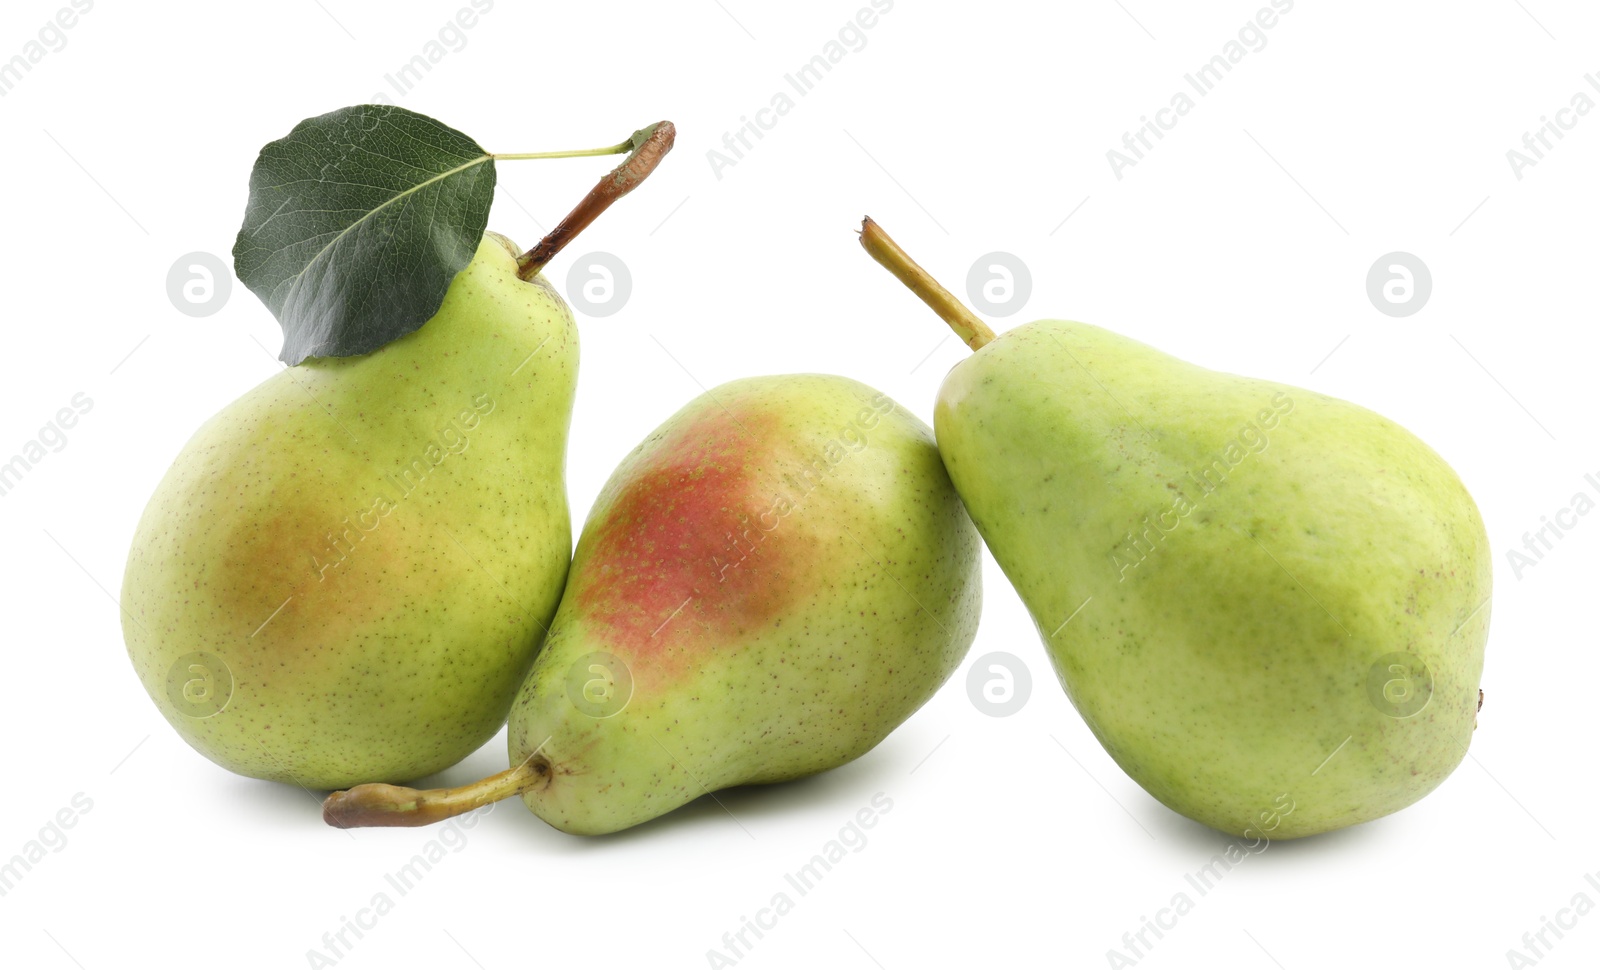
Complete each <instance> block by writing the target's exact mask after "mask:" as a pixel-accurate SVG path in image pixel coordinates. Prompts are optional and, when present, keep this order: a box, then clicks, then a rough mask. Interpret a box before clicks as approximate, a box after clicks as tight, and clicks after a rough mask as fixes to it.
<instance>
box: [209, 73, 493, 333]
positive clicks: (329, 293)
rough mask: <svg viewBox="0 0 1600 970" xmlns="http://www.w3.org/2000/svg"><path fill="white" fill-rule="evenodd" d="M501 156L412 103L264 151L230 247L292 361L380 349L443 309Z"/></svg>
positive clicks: (484, 214)
mask: <svg viewBox="0 0 1600 970" xmlns="http://www.w3.org/2000/svg"><path fill="white" fill-rule="evenodd" d="M494 181H495V172H494V159H493V157H492V156H490V155H489V153H488V152H486V151H484V150H483V148H482V147H480V146H479V145H478V143H477V142H475V141H473V140H472V139H471V138H468V137H467V136H466V135H463V134H462V133H461V132H459V131H456V130H455V129H454V128H450V127H447V126H445V125H442V124H440V123H439V122H437V121H435V120H433V119H432V118H428V117H426V116H424V115H420V114H417V113H416V112H414V111H407V110H406V109H404V108H397V107H393V106H389V105H371V104H367V105H358V106H355V107H350V108H340V109H339V110H337V111H332V112H329V113H328V114H325V115H321V116H320V117H316V118H309V119H307V120H305V121H302V122H300V124H298V125H296V126H295V128H294V130H293V131H291V132H290V133H289V135H288V137H287V138H283V139H281V140H279V141H275V142H272V143H271V144H269V145H267V146H266V147H265V148H263V149H262V150H261V155H260V157H259V158H257V159H256V164H255V168H254V169H253V170H252V171H251V173H250V202H249V204H248V206H247V207H246V209H245V216H244V225H243V227H242V228H241V229H240V230H239V238H238V241H237V242H235V243H234V247H233V267H234V272H235V273H237V274H238V276H239V279H240V280H241V281H243V282H244V284H245V285H246V286H248V287H249V288H250V289H251V290H252V291H253V292H254V293H255V294H256V296H258V297H260V298H261V301H262V302H263V303H265V304H266V305H267V308H268V309H270V310H271V311H272V313H273V315H274V316H276V317H277V318H278V322H279V324H281V325H282V326H283V352H282V353H281V354H280V355H279V357H280V358H281V359H282V360H283V361H284V362H285V363H287V364H298V363H300V362H301V361H302V360H304V359H306V358H307V357H350V356H354V355H357V354H365V353H370V352H371V351H373V350H376V349H378V348H379V347H382V346H383V345H384V344H386V343H389V342H390V341H391V340H394V339H396V338H398V337H403V336H405V335H406V334H408V333H411V332H412V331H414V330H416V329H418V328H419V327H421V326H422V325H423V324H424V323H425V322H427V320H428V319H429V318H430V317H432V316H433V315H434V313H436V312H438V309H439V305H440V304H441V303H443V302H444V294H445V291H446V290H447V289H449V287H450V281H451V280H452V279H454V278H455V275H456V274H457V273H459V272H461V270H463V269H465V268H466V266H467V264H468V263H469V262H471V260H472V256H473V254H474V253H475V252H476V251H477V247H478V242H479V240H481V239H482V238H483V230H484V227H485V226H486V225H487V223H488V219H489V205H490V203H491V202H492V201H493V196H494Z"/></svg>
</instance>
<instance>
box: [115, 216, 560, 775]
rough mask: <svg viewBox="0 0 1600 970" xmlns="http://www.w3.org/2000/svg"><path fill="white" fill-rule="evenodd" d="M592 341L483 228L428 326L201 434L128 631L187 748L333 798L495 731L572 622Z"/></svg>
mask: <svg viewBox="0 0 1600 970" xmlns="http://www.w3.org/2000/svg"><path fill="white" fill-rule="evenodd" d="M577 370H578V341H577V331H576V328H575V327H574V324H573V319H572V313H571V311H570V310H569V309H568V308H567V305H566V303H565V302H564V301H563V300H562V299H561V297H560V296H559V295H557V294H556V293H555V292H554V290H553V289H552V288H551V287H550V286H549V284H548V283H546V282H545V281H544V278H543V277H542V276H536V277H534V279H532V280H531V281H524V280H522V279H519V278H518V276H517V252H516V250H515V247H513V246H512V245H511V244H510V243H509V242H508V241H506V240H505V239H503V238H501V237H499V236H496V235H494V234H489V235H487V236H486V237H485V238H484V240H483V243H482V244H481V245H480V246H479V248H478V253H477V255H476V256H475V257H474V258H473V260H472V263H471V264H470V265H469V266H468V267H467V269H466V270H464V271H463V272H462V273H461V274H460V275H458V276H457V277H456V278H455V280H453V281H452V282H451V284H450V289H449V292H448V293H447V295H446V296H445V299H444V304H443V305H442V306H441V307H440V309H439V312H438V313H437V314H436V315H435V316H434V317H433V318H432V319H431V320H429V321H428V322H427V323H426V324H425V325H423V326H422V328H421V329H419V330H417V331H416V332H414V333H411V334H409V335H407V336H404V337H401V338H400V339H398V340H395V341H393V342H392V343H389V344H387V345H385V346H383V347H381V348H379V349H378V350H375V351H373V352H372V353H369V354H365V355H362V356H359V357H345V358H334V357H328V358H311V359H309V360H307V361H305V362H303V363H300V364H297V365H296V366H294V367H291V368H288V369H286V370H283V371H281V372H279V373H278V374H276V375H274V376H273V377H271V378H269V379H268V380H267V381H266V382H265V383H263V384H261V385H260V386H259V387H257V388H256V389H255V390H253V391H251V392H250V393H248V394H246V395H245V396H244V397H242V398H240V399H239V400H238V401H236V402H234V403H233V404H231V405H229V406H228V407H227V408H225V409H224V410H223V411H222V412H221V413H219V414H218V415H217V416H216V417H214V418H212V419H211V420H210V421H208V422H206V424H205V425H204V426H203V427H201V429H200V430H199V432H197V433H196V434H195V436H194V437H193V438H192V439H191V440H190V441H189V443H188V445H187V446H185V448H184V449H183V452H182V453H181V454H180V455H179V456H178V458H177V460H176V461H175V462H174V463H173V465H172V468H171V470H170V471H168V473H167V475H166V477H165V478H164V479H163V480H162V482H161V485H160V486H159V487H158V488H157V490H156V493H155V495H154V497H152V498H151V500H150V503H149V506H148V507H147V508H146V510H145V514H144V517H143V518H142V519H141V520H140V523H139V528H138V531H137V533H136V534H135V536H134V540H133V549H132V552H131V553H130V555H129V558H128V565H127V570H126V573H125V574H124V580H123V594H122V605H123V609H124V611H125V612H124V619H123V633H124V635H125V637H126V639H127V643H128V652H129V655H130V656H131V657H132V659H133V662H134V667H135V669H136V670H137V672H138V674H139V679H140V680H141V681H143V682H144V686H145V689H146V690H148V691H149V693H150V696H151V697H152V698H153V699H154V700H155V702H156V704H157V706H158V707H160V709H161V712H162V713H163V714H164V715H166V717H167V719H168V721H170V722H171V723H172V725H173V727H175V728H177V730H178V732H179V733H180V734H181V735H183V737H184V739H185V740H187V741H188V742H189V743H190V744H192V745H194V746H195V747H196V748H197V749H199V750H200V752H201V753H203V754H205V755H206V756H207V757H209V758H211V759H212V760H213V761H216V762H217V763H218V764H221V765H223V766H224V767H227V768H230V769H232V770H234V771H237V772H239V773H241V774H246V775H251V776H254V777H258V778H269V779H274V780H278V781H287V782H295V783H298V784H301V785H305V786H306V787H309V788H333V787H339V786H341V785H347V784H352V783H355V782H358V781H370V780H374V779H379V778H389V779H395V780H401V779H407V778H415V777H420V776H422V775H426V774H429V773H431V772H434V771H438V770H441V769H443V768H446V767H448V766H450V765H452V764H455V763H456V762H457V761H459V760H461V759H462V758H463V757H465V756H466V755H467V754H470V753H471V752H472V751H473V750H475V749H476V748H478V747H479V746H480V745H482V744H483V742H484V741H486V740H488V738H489V737H491V736H492V735H493V734H494V733H495V732H496V731H497V730H499V728H500V725H501V723H502V721H503V720H504V718H505V713H506V710H507V709H508V707H509V706H510V703H511V698H512V695H513V693H514V692H515V691H516V688H517V684H518V683H519V682H520V681H521V678H522V675H523V673H525V672H526V670H527V667H528V664H529V663H530V662H531V661H532V659H533V654H534V651H535V650H536V649H537V648H538V645H539V641H540V639H541V637H542V636H543V631H544V628H545V626H546V625H548V624H549V622H550V618H551V616H552V615H553V614H554V612H555V607H556V603H557V601H558V600H559V598H560V595H561V589H562V584H563V582H564V580H565V577H566V570H567V562H568V558H567V557H568V550H569V549H570V548H571V525H570V522H571V519H570V515H569V513H568V509H567V501H566V488H565V483H564V479H563V473H564V463H565V454H566V441H567V428H568V426H569V424H570V419H571V414H572V403H573V395H574V391H575V389H576V384H577Z"/></svg>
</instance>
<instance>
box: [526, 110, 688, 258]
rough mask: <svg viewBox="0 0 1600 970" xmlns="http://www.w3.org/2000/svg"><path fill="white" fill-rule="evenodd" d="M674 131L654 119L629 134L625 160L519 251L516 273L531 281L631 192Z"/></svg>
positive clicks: (654, 163)
mask: <svg viewBox="0 0 1600 970" xmlns="http://www.w3.org/2000/svg"><path fill="white" fill-rule="evenodd" d="M677 134H678V130H677V128H675V127H673V124H672V122H670V121H658V122H656V123H655V124H653V125H651V126H650V127H648V128H641V129H639V130H638V131H636V132H634V133H633V137H632V138H631V139H629V140H628V142H627V146H628V147H630V148H632V154H630V155H629V156H628V158H627V160H626V161H624V162H623V163H622V164H621V165H618V166H617V167H616V168H614V169H612V170H611V172H610V174H608V175H606V177H605V178H602V179H601V180H600V181H599V182H598V183H596V184H595V187H594V188H592V189H590V190H589V194H588V195H586V196H584V197H583V200H582V201H581V202H579V203H578V204H577V206H576V207H575V208H574V209H573V210H572V211H571V212H569V213H567V217H566V218H565V219H562V220H561V222H560V223H559V224H558V225H557V226H556V227H555V228H554V229H552V230H550V232H549V233H548V234H546V236H545V237H544V238H543V239H541V240H539V245H537V246H535V247H533V248H532V249H530V250H528V251H527V252H526V253H523V254H522V256H521V257H520V258H518V260H517V276H518V277H520V278H521V279H524V280H531V279H533V278H534V277H535V276H537V275H538V274H539V271H540V270H542V269H544V267H545V264H546V263H548V262H550V260H551V259H552V258H554V257H555V255H556V253H559V252H561V250H562V248H563V247H564V246H566V244H567V243H569V242H571V241H572V240H573V239H575V238H577V235H578V233H580V232H583V230H584V229H586V228H588V226H589V223H591V222H593V221H594V220H595V219H596V218H597V217H598V216H599V215H600V213H602V212H604V211H606V210H607V209H609V208H610V207H611V203H613V202H615V201H617V200H618V199H620V198H622V197H623V196H625V195H627V194H628V193H629V192H632V191H633V190H634V189H635V188H637V187H638V185H639V183H640V182H643V181H644V180H645V179H646V178H648V177H649V176H650V173H651V172H653V171H655V169H656V166H657V165H659V164H661V159H662V158H663V157H665V156H666V154H667V152H670V151H672V143H673V141H674V140H675V139H676V138H677Z"/></svg>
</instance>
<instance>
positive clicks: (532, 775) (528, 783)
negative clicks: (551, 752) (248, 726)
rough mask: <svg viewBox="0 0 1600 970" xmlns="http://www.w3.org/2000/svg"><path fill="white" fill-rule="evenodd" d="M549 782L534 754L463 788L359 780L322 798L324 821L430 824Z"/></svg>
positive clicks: (546, 767) (344, 825) (545, 765)
mask: <svg viewBox="0 0 1600 970" xmlns="http://www.w3.org/2000/svg"><path fill="white" fill-rule="evenodd" d="M549 783H550V762H549V761H547V760H545V759H544V758H538V757H535V758H529V759H528V760H527V761H525V762H523V763H522V764H520V765H518V766H516V767H515V768H508V769H506V770H505V771H502V772H500V773H499V774H498V775H490V776H489V777H487V778H484V779H483V780H481V781H475V782H473V783H471V784H470V785H462V786H461V787H460V788H430V789H427V790H426V791H418V790H417V789H415V788H406V787H404V786H401V785H357V786H355V787H354V788H351V789H349V790H347V791H336V792H334V793H333V794H331V795H329V796H328V797H327V799H326V800H325V801H324V802H323V803H322V820H323V821H324V822H327V823H328V824H329V825H332V826H333V827H334V828H340V829H356V828H369V827H377V826H417V825H432V824H433V823H434V822H442V821H444V820H445V819H447V818H453V817H455V816H457V815H464V814H466V813H467V812H470V811H472V810H473V809H475V808H482V807H483V806H485V805H488V804H489V803H491V802H498V801H500V800H501V799H503V798H510V797H512V796H513V795H521V794H522V793H524V792H530V791H537V790H538V789H540V788H543V787H544V786H545V785H548V784H549Z"/></svg>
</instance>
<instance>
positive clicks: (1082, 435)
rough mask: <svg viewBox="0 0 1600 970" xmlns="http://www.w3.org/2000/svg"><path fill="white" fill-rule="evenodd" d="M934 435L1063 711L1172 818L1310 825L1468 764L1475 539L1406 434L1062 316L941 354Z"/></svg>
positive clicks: (1486, 583)
mask: <svg viewBox="0 0 1600 970" xmlns="http://www.w3.org/2000/svg"><path fill="white" fill-rule="evenodd" d="M934 426H935V429H936V434H937V438H938V442H939V448H940V452H941V454H942V455H943V457H944V462H945V466H946V468H948V469H949V472H950V477H951V479H952V480H953V481H954V482H955V485H956V489H957V491H959V492H960V494H961V496H962V498H963V500H964V501H965V503H966V506H967V509H968V511H969V512H970V513H971V515H972V518H973V520H974V521H975V522H976V524H977V527H978V530H979V532H981V533H982V534H983V537H984V539H985V540H986V542H987V543H988V546H989V549H990V550H991V551H992V552H993V554H994V556H995V559H996V560H997V561H998V562H999V564H1000V565H1001V567H1002V568H1003V569H1004V570H1005V573H1006V575H1007V576H1008V577H1009V578H1010V579H1011V581H1012V583H1013V584H1014V585H1015V586H1016V589H1017V591H1018V592H1019V593H1020V594H1021V596H1022V599H1023V601H1024V602H1025V603H1026V604H1027V607H1028V609H1029V611H1030V613H1031V614H1032V616H1033V620H1034V622H1035V624H1036V625H1037V627H1038V629H1039V632H1040V635H1041V637H1042V638H1043V640H1044V643H1045V646H1046V648H1047V649H1048V652H1049V654H1050V656H1051V659H1052V661H1053V662H1054V665H1055V668H1056V673H1057V675H1058V676H1059V678H1060V680H1061V682H1062V684H1063V686H1064V687H1065V689H1066V691H1067V694H1068V696H1069V697H1070V698H1071V700H1072V703H1073V704H1074V705H1075V706H1076V707H1077V709H1078V710H1079V712H1080V713H1081V714H1082V715H1083V717H1084V719H1085V720H1086V721H1087V722H1088V725H1089V727H1090V728H1091V729H1092V730H1093V732H1094V734H1095V736H1096V737H1097V738H1098V739H1099V740H1100V742H1101V744H1103V745H1104V746H1105V748H1106V750H1107V751H1108V752H1109V753H1110V754H1111V756H1112V758H1114V759H1115V760H1116V762H1117V763H1118V764H1119V765H1120V766H1121V767H1122V768H1123V770H1125V771H1126V772H1127V773H1128V774H1129V775H1130V776H1131V777H1132V778H1133V779H1134V780H1135V781H1137V782H1138V783H1139V784H1140V785H1142V786H1143V787H1144V788H1145V790H1146V791H1148V792H1149V793H1150V794H1152V795H1153V796H1155V797H1156V798H1157V799H1159V800H1160V801H1161V802H1163V803H1165V804H1166V805H1168V806H1169V807H1171V808H1172V809H1174V810H1175V811H1177V812H1180V813H1182V814H1184V815H1186V816H1188V817H1189V818H1192V819H1194V820H1196V821H1199V822H1202V823H1204V824H1206V825H1208V826H1211V827H1212V828H1215V829H1218V830H1220V831H1223V832H1228V833H1232V834H1236V835H1247V836H1252V837H1255V836H1260V837H1265V838H1268V839H1286V838H1295V837H1299V836H1306V835H1312V834H1315V833H1319V832H1325V831H1329V830H1331V829H1337V828H1341V827H1343V826H1348V825H1353V824H1356V823H1359V822H1364V821H1368V820H1371V819H1375V818H1378V817H1380V816H1383V815H1387V814H1389V813H1390V812H1394V811H1397V810H1398V809H1401V808H1404V807H1405V806H1407V805H1410V804H1411V803H1412V802H1415V801H1416V800H1417V799H1419V798H1421V797H1422V796H1423V795H1425V794H1427V793H1428V792H1429V791H1431V790H1432V789H1433V788H1434V787H1435V786H1437V785H1438V784H1439V783H1440V782H1442V781H1443V780H1444V779H1445V777H1446V776H1447V775H1449V774H1450V772H1451V770H1452V769H1454V768H1455V766H1456V765H1457V764H1458V763H1459V762H1460V761H1461V760H1462V758H1463V757H1464V756H1465V755H1466V752H1467V745H1468V743H1469V741H1470V740H1471V737H1472V732H1473V729H1474V726H1475V718H1476V712H1477V708H1478V703H1479V694H1478V683H1479V674H1480V673H1481V671H1482V667H1483V652H1484V643H1485V641H1486V639H1487V637H1488V631H1489V606H1488V601H1489V589H1490V557H1489V545H1488V539H1487V537H1486V536H1485V534H1484V527H1483V523H1482V521H1481V519H1480V518H1479V515H1478V510H1477V508H1476V506H1475V505H1474V504H1473V502H1472V499H1471V497H1470V496H1469V495H1468V494H1467V491H1466V489H1465V488H1464V487H1463V486H1462V484H1461V482H1460V480H1459V479H1458V478H1457V477H1456V475H1455V473H1454V472H1453V471H1452V470H1451V469H1450V467H1449V466H1448V465H1446V464H1445V462H1444V460H1443V459H1441V458H1440V457H1439V456H1438V455H1437V454H1436V453H1434V452H1433V451H1432V450H1430V449H1429V448H1428V446H1427V445H1425V444H1423V443H1422V442H1421V441H1419V440H1418V439H1417V438H1416V437H1414V436H1413V435H1412V434H1410V433H1409V432H1407V431H1406V430H1405V429H1404V428H1402V427H1400V426H1399V425H1397V424H1395V423H1394V422H1392V421H1390V420H1388V419H1386V418H1384V417H1382V416H1380V415H1377V414H1374V413H1373V412H1371V411H1368V410H1366V409H1364V408H1361V407H1358V406H1356V405H1354V404H1350V403H1347V402H1345V401H1341V400H1337V399H1335V398H1331V397H1327V396H1324V395H1322V394H1316V393H1313V392H1311V391H1307V390H1302V389H1300V388H1296V387H1289V386H1286V385H1282V384H1274V383H1271V382H1268V381H1261V380H1253V379H1250V378H1245V377H1237V376H1233V375H1230V374H1223V373H1218V372H1215V371H1210V370H1206V369H1204V368H1201V367H1197V366H1194V365H1191V364H1188V363H1185V362H1183V361H1180V360H1178V359H1176V358H1173V357H1170V356H1168V355H1166V354H1163V353H1161V352H1159V351H1156V350H1154V349H1152V348H1150V347H1148V346H1145V345H1144V344H1141V343H1138V342H1135V341H1133V340H1130V339H1128V338H1125V337H1122V336H1119V335H1117V334H1114V333H1111V332H1109V331H1106V330H1102V329H1099V328H1097V327H1092V326H1087V325H1085V324H1081V323H1070V322H1065V321H1059V320H1040V321H1036V322H1034V323H1030V324H1027V325H1024V326H1021V327H1017V328H1015V329H1013V330H1011V331H1009V332H1006V333H1004V334H1002V335H1001V336H999V337H998V338H996V339H995V340H994V341H993V342H991V343H989V344H988V345H986V346H984V347H983V348H982V349H981V350H979V351H978V352H977V353H975V354H973V355H972V356H971V357H970V358H968V359H966V360H964V361H962V362H961V363H960V364H958V365H957V366H956V367H955V368H954V369H953V370H952V371H951V372H950V374H949V375H948V376H947V378H946V379H945V381H944V385H943V387H942V388H941V390H940V393H939V399H938V404H937V407H936V409H935V416H934Z"/></svg>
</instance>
